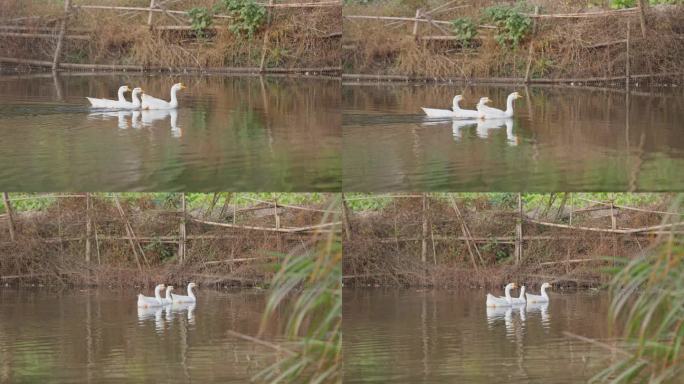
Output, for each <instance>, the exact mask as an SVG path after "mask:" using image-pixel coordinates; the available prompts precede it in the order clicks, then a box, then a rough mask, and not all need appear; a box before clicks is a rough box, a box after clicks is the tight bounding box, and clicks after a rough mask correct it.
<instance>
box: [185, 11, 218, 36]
mask: <svg viewBox="0 0 684 384" xmlns="http://www.w3.org/2000/svg"><path fill="white" fill-rule="evenodd" d="M188 16H190V27H191V28H192V30H193V31H195V33H196V34H197V36H200V37H204V36H206V31H207V29H209V28H210V27H211V25H212V24H213V23H214V14H213V12H212V11H211V10H209V9H207V8H204V7H195V8H192V9H191V10H189V11H188Z"/></svg>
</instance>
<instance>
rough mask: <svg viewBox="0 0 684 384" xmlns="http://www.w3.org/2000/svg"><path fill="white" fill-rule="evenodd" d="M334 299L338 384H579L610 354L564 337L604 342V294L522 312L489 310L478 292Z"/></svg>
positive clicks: (562, 298)
mask: <svg viewBox="0 0 684 384" xmlns="http://www.w3.org/2000/svg"><path fill="white" fill-rule="evenodd" d="M343 294H344V300H343V313H344V339H343V354H344V363H345V364H344V378H345V383H385V382H397V383H504V382H505V383H579V382H586V381H587V380H588V379H589V378H591V377H592V376H593V375H594V374H596V373H597V372H598V371H599V370H600V369H601V368H604V367H605V365H603V364H605V362H606V360H605V359H606V358H607V357H609V355H610V354H609V353H606V351H605V350H604V349H602V348H600V347H597V346H595V345H593V344H589V343H586V342H584V341H580V340H577V339H574V338H569V337H567V336H566V335H564V334H563V331H568V332H572V333H575V334H580V335H583V336H586V337H590V338H595V339H599V340H603V341H606V340H608V339H609V335H610V333H609V329H608V328H609V327H608V322H607V311H608V306H609V301H608V296H607V294H606V293H604V292H601V293H586V292H585V293H557V292H553V293H551V294H550V296H551V302H550V303H549V304H548V305H539V304H537V305H532V304H529V305H527V306H526V307H522V309H510V308H509V309H488V308H486V306H485V294H486V291H481V290H468V289H465V290H461V291H432V290H425V291H417V290H415V289H412V290H403V289H387V290H384V289H374V290H369V289H345V290H344V292H343ZM498 294H503V293H501V292H499V293H498Z"/></svg>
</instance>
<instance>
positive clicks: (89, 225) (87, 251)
mask: <svg viewBox="0 0 684 384" xmlns="http://www.w3.org/2000/svg"><path fill="white" fill-rule="evenodd" d="M85 196H86V238H85V261H86V263H87V264H90V236H91V234H92V223H91V221H90V220H91V217H90V214H91V211H90V194H89V193H88V192H86V194H85Z"/></svg>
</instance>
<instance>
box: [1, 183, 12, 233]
mask: <svg viewBox="0 0 684 384" xmlns="http://www.w3.org/2000/svg"><path fill="white" fill-rule="evenodd" d="M2 201H3V203H5V210H6V211H7V218H8V220H9V225H8V227H9V235H10V240H12V241H14V240H15V237H14V212H12V204H11V203H10V199H9V194H8V193H7V192H3V193H2Z"/></svg>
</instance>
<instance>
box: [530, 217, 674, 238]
mask: <svg viewBox="0 0 684 384" xmlns="http://www.w3.org/2000/svg"><path fill="white" fill-rule="evenodd" d="M525 220H527V221H529V222H531V223H534V224H539V225H545V226H547V227H557V228H566V229H577V230H581V231H589V232H606V233H623V234H634V233H639V232H652V231H654V230H658V229H666V228H675V227H680V226H684V222H678V223H670V224H661V225H654V226H650V227H643V228H632V229H606V228H595V227H578V226H570V225H566V224H556V223H547V222H544V221H540V220H535V219H531V218H525Z"/></svg>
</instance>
